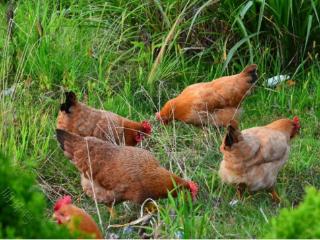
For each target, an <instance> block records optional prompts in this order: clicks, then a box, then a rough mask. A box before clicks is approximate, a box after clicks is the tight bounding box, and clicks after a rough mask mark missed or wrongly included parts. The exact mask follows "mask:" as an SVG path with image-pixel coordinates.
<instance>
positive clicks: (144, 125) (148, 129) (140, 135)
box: [135, 121, 152, 143]
mask: <svg viewBox="0 0 320 240" xmlns="http://www.w3.org/2000/svg"><path fill="white" fill-rule="evenodd" d="M151 133H152V126H151V124H150V123H149V122H148V121H142V122H141V132H137V134H136V136H135V140H136V142H138V143H139V142H141V141H142V140H143V139H144V137H145V136H146V135H150V134H151Z"/></svg>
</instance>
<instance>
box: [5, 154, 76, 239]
mask: <svg viewBox="0 0 320 240" xmlns="http://www.w3.org/2000/svg"><path fill="white" fill-rule="evenodd" d="M0 161H1V165H0V176H1V177H0V178H1V179H0V212H1V214H0V238H70V237H72V235H70V233H69V231H68V230H67V229H66V228H63V227H60V226H58V225H57V224H56V223H54V222H53V221H50V220H49V219H48V217H47V216H45V211H46V201H45V199H44V197H43V194H42V192H41V191H40V189H39V188H38V186H37V184H36V182H35V178H34V176H33V174H32V173H28V172H27V171H26V170H22V169H20V167H19V166H13V164H12V161H11V160H10V158H8V157H5V156H4V155H2V154H1V153H0Z"/></svg>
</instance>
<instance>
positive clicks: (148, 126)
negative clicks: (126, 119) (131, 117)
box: [141, 121, 152, 134]
mask: <svg viewBox="0 0 320 240" xmlns="http://www.w3.org/2000/svg"><path fill="white" fill-rule="evenodd" d="M141 124H142V128H143V132H144V133H146V134H150V133H151V131H152V126H151V124H150V123H149V122H148V121H142V123H141Z"/></svg>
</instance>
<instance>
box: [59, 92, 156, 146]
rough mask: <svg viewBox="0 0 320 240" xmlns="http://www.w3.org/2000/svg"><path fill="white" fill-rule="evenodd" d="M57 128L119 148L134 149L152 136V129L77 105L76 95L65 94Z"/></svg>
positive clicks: (117, 116)
mask: <svg viewBox="0 0 320 240" xmlns="http://www.w3.org/2000/svg"><path fill="white" fill-rule="evenodd" d="M57 128H59V129H65V130H67V131H69V132H73V133H76V134H78V135H80V136H84V137H85V136H93V137H97V138H100V139H102V140H107V141H111V142H113V143H116V144H122V143H124V144H125V145H128V146H135V145H137V144H138V143H139V142H141V141H142V140H143V139H144V137H145V136H148V135H150V134H151V125H150V124H149V123H148V122H147V121H143V122H141V123H139V122H135V121H131V120H129V119H127V118H124V117H121V116H119V115H117V114H115V113H112V112H109V111H104V110H98V109H94V108H91V107H89V106H87V105H85V104H83V103H81V102H78V101H77V98H76V95H75V94H74V93H73V92H66V101H65V103H63V104H62V105H61V107H60V112H59V115H58V121H57Z"/></svg>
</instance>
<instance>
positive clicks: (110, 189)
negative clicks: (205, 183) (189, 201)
mask: <svg viewBox="0 0 320 240" xmlns="http://www.w3.org/2000/svg"><path fill="white" fill-rule="evenodd" d="M56 133H57V139H58V141H59V143H60V146H61V148H62V149H63V151H64V154H65V156H67V157H68V158H69V159H71V161H72V162H73V163H74V164H75V166H76V167H77V168H78V170H79V171H80V172H81V173H82V179H81V183H82V187H83V190H84V192H85V193H86V194H87V195H89V196H90V197H94V194H95V198H96V199H97V201H98V202H101V203H105V204H106V205H107V206H108V207H109V208H110V207H112V206H113V204H117V203H120V202H123V201H127V200H128V201H131V202H134V203H137V204H141V203H143V202H144V201H145V200H146V199H148V198H152V199H154V200H156V199H159V198H166V197H167V196H168V192H171V193H172V195H173V196H176V195H177V189H178V188H184V189H187V190H190V192H191V195H192V197H193V198H195V197H196V194H197V191H198V187H197V185H196V184H195V183H194V182H192V181H187V180H184V179H182V178H180V177H178V176H177V175H175V174H173V173H171V172H169V171H168V170H166V169H165V168H163V167H161V166H160V164H159V162H158V161H157V160H156V159H155V157H154V156H153V155H152V154H151V153H150V152H149V151H147V150H144V149H141V148H136V147H130V146H117V145H114V144H112V143H110V142H104V141H102V140H100V139H97V138H95V137H81V136H78V135H76V134H73V133H68V132H66V131H64V130H60V129H57V130H56ZM89 179H92V180H93V181H90V180H89Z"/></svg>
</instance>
